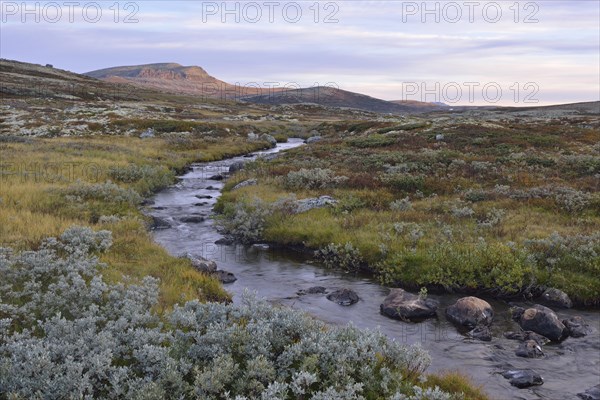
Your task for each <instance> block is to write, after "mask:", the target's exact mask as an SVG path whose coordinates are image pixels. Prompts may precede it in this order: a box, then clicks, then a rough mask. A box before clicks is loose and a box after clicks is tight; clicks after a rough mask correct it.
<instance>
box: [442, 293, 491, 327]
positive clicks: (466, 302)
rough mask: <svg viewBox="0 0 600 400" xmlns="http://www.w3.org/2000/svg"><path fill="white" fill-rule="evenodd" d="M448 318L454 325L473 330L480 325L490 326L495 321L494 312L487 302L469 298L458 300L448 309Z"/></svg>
mask: <svg viewBox="0 0 600 400" xmlns="http://www.w3.org/2000/svg"><path fill="white" fill-rule="evenodd" d="M446 317H448V319H449V320H450V321H451V322H453V323H454V324H457V325H460V326H465V327H468V328H471V329H472V328H474V327H476V326H478V325H490V324H491V323H492V320H493V319H494V310H493V309H492V306H490V304H489V303H488V302H487V301H485V300H482V299H480V298H477V297H473V296H469V297H463V298H461V299H458V301H457V302H456V303H454V304H453V305H451V306H450V307H448V308H447V309H446Z"/></svg>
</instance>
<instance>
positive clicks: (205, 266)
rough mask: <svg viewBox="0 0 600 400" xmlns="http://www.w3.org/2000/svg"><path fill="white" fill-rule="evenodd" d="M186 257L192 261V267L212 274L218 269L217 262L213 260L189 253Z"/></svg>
mask: <svg viewBox="0 0 600 400" xmlns="http://www.w3.org/2000/svg"><path fill="white" fill-rule="evenodd" d="M186 258H188V259H189V260H190V261H191V262H192V267H194V268H195V269H197V270H198V271H200V272H204V273H208V274H212V273H214V272H215V271H216V270H217V263H216V262H214V261H212V260H207V259H205V258H203V257H194V256H192V255H191V254H187V255H186Z"/></svg>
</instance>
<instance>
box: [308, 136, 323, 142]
mask: <svg viewBox="0 0 600 400" xmlns="http://www.w3.org/2000/svg"><path fill="white" fill-rule="evenodd" d="M322 139H323V138H322V137H321V136H312V137H309V138H308V139H306V141H305V143H306V144H311V143H316V142H318V141H320V140H322Z"/></svg>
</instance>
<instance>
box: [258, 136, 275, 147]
mask: <svg viewBox="0 0 600 400" xmlns="http://www.w3.org/2000/svg"><path fill="white" fill-rule="evenodd" d="M260 140H264V141H265V142H269V144H270V145H271V147H275V146H277V139H275V138H274V137H273V136H271V135H269V134H268V133H263V134H262V135H260Z"/></svg>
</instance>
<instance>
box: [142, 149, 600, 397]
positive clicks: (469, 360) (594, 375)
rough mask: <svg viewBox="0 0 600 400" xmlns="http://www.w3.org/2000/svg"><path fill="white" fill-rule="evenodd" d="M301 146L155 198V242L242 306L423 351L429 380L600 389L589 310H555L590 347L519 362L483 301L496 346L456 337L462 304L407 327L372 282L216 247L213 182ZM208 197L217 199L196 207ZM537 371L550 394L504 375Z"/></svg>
mask: <svg viewBox="0 0 600 400" xmlns="http://www.w3.org/2000/svg"><path fill="white" fill-rule="evenodd" d="M301 144H302V141H301V140H300V139H290V141H289V142H288V143H282V144H278V145H277V147H276V148H274V149H271V150H267V151H263V152H258V153H253V154H252V155H248V156H244V157H236V158H232V159H227V160H223V161H217V162H211V163H203V164H195V165H193V167H192V169H191V170H190V171H189V172H188V173H186V174H185V175H183V176H181V180H180V182H179V183H177V184H176V185H174V186H172V187H170V188H168V189H165V190H163V191H161V192H160V193H158V194H157V195H156V196H155V197H154V199H153V200H154V204H153V206H152V207H151V208H150V210H149V214H151V215H152V216H156V217H160V218H162V219H165V220H166V221H168V222H169V224H170V225H171V228H169V229H162V230H157V231H155V232H154V237H155V240H156V241H157V242H158V243H160V244H161V245H162V246H164V247H165V248H166V249H167V250H168V251H169V252H170V253H172V254H174V255H181V254H185V253H192V254H196V255H200V256H203V257H205V258H208V259H213V260H215V261H216V262H217V264H218V266H219V269H223V270H226V271H230V272H233V273H234V274H235V275H236V277H237V281H236V282H234V283H232V284H229V285H226V286H225V287H226V289H227V290H228V291H229V292H230V293H231V294H232V295H233V297H234V301H236V300H239V298H240V296H241V294H242V293H243V292H244V290H245V289H246V288H247V289H250V290H252V291H256V292H258V295H259V297H264V298H266V299H268V300H269V301H271V302H274V303H278V304H283V305H287V306H291V307H294V308H297V309H301V310H304V311H306V312H308V313H310V314H311V315H313V316H315V317H316V318H319V319H321V320H323V321H325V322H328V323H331V324H347V323H350V322H351V323H353V324H354V325H355V326H358V327H361V328H369V329H380V330H381V331H382V332H383V333H385V334H386V335H388V336H389V337H391V338H394V339H395V340H397V341H399V342H402V343H407V344H417V343H420V344H421V345H422V346H423V347H424V348H425V349H427V350H428V351H429V354H430V355H431V357H432V364H431V367H430V368H429V371H430V372H434V371H442V370H459V371H461V372H462V373H465V374H467V375H469V376H471V377H472V379H473V381H474V382H475V383H476V384H478V385H482V386H483V387H484V389H485V391H486V392H487V393H489V395H490V396H491V397H492V398H494V399H551V400H568V399H578V397H577V393H580V392H583V391H584V390H586V389H588V388H591V387H592V386H594V385H598V384H600V313H599V312H597V311H583V310H557V311H558V315H559V317H560V318H561V319H562V318H563V317H565V318H566V317H569V316H573V315H581V316H583V317H584V318H585V319H586V320H587V321H588V323H589V324H590V326H591V327H592V333H591V334H589V335H587V336H586V337H583V338H578V339H574V338H568V339H566V340H565V341H563V342H562V343H560V344H548V345H546V346H544V353H545V356H544V357H543V358H539V359H527V358H521V357H517V356H516V355H515V353H514V352H515V350H516V348H517V345H518V342H516V341H512V340H508V339H505V338H504V337H503V336H502V334H503V332H506V331H511V330H512V331H516V330H518V325H517V324H516V323H515V322H513V321H512V320H511V318H510V316H509V314H508V305H507V304H505V303H504V302H501V301H497V300H494V299H486V300H487V301H488V302H489V303H490V304H491V305H492V306H493V307H494V310H495V313H496V316H495V319H494V323H493V325H492V332H493V333H494V339H493V340H492V341H491V342H481V341H476V340H471V339H468V338H466V337H465V336H463V335H461V334H460V333H458V332H457V330H456V329H455V327H454V326H453V325H451V324H450V323H449V322H448V321H447V320H446V318H445V317H444V313H443V310H444V309H445V308H446V307H447V306H448V305H450V304H453V303H454V302H455V301H456V299H458V298H459V297H461V296H459V295H450V294H447V295H433V294H430V295H429V296H430V297H432V298H435V299H437V300H438V301H439V302H440V308H439V311H438V316H439V318H437V319H429V320H427V321H425V322H421V323H405V322H401V321H396V320H392V319H389V318H387V317H384V316H383V315H381V314H380V313H379V305H380V304H381V302H382V300H383V299H384V297H385V296H386V295H387V293H388V289H387V288H385V287H382V286H380V285H379V284H378V283H377V282H376V281H375V280H373V279H370V278H368V277H360V276H355V275H353V274H345V273H343V272H340V271H332V270H326V269H324V268H322V267H321V266H319V265H318V264H314V263H313V262H312V260H311V257H309V256H307V255H305V254H302V253H298V252H295V251H293V250H282V249H268V248H265V247H263V246H242V245H235V244H233V245H217V244H215V241H217V240H218V239H220V238H222V236H221V235H220V234H219V233H218V232H217V230H216V229H215V227H214V223H213V220H212V219H211V218H210V216H211V213H212V207H213V205H214V203H215V201H216V199H217V197H218V196H219V194H220V189H221V188H222V187H223V184H224V182H223V181H216V180H211V179H209V178H210V177H211V176H214V175H216V174H219V173H223V172H227V171H228V169H229V166H230V165H231V164H232V163H234V162H236V161H240V160H249V159H252V158H254V157H257V156H262V155H265V154H270V153H275V152H279V151H284V150H286V149H290V148H293V147H297V146H300V145H301ZM205 196H211V198H199V197H205ZM190 216H206V217H207V218H206V220H205V221H204V222H200V223H184V222H181V219H185V218H186V217H190ZM312 286H324V287H326V288H327V289H328V291H332V290H334V289H337V288H349V289H353V290H354V291H356V292H357V293H358V295H359V296H360V301H359V302H358V303H356V304H354V305H352V306H349V307H343V306H339V305H337V304H335V303H333V302H331V301H329V300H327V299H326V297H325V296H324V295H322V294H317V295H310V294H309V295H304V296H297V295H296V292H297V291H298V290H300V289H307V288H309V287H312ZM525 368H527V369H533V370H535V371H537V372H538V373H540V374H541V375H542V377H543V378H544V384H543V385H542V386H537V387H533V388H529V389H517V388H515V387H513V386H511V385H510V384H509V383H508V380H506V379H504V378H503V377H502V376H501V375H500V374H499V372H501V371H504V370H506V369H525Z"/></svg>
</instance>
